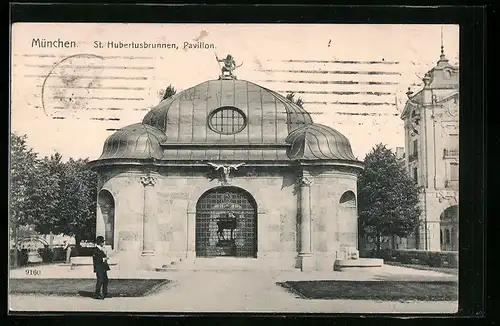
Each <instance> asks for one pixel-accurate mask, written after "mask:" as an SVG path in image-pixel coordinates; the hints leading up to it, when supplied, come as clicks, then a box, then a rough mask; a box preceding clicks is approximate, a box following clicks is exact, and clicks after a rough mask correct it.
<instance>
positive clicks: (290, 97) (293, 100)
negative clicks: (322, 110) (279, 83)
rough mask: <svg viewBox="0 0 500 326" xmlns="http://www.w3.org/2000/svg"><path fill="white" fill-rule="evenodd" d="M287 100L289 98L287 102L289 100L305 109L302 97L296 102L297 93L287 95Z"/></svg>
mask: <svg viewBox="0 0 500 326" xmlns="http://www.w3.org/2000/svg"><path fill="white" fill-rule="evenodd" d="M286 98H287V100H289V101H290V102H292V103H295V104H297V105H298V106H300V107H301V108H304V107H303V105H304V101H303V100H302V98H301V97H299V98H298V99H297V100H295V93H293V92H291V93H288V94H286Z"/></svg>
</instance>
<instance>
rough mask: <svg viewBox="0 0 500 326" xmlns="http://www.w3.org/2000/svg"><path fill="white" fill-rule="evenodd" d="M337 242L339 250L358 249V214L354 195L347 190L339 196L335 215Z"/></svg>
mask: <svg viewBox="0 0 500 326" xmlns="http://www.w3.org/2000/svg"><path fill="white" fill-rule="evenodd" d="M337 218H338V220H337V227H338V231H337V234H338V236H337V240H338V242H339V245H340V248H341V250H344V249H347V248H353V249H357V247H358V212H357V204H356V195H355V194H354V192H353V191H351V190H348V191H346V192H344V193H343V194H342V196H340V200H339V203H338V214H337Z"/></svg>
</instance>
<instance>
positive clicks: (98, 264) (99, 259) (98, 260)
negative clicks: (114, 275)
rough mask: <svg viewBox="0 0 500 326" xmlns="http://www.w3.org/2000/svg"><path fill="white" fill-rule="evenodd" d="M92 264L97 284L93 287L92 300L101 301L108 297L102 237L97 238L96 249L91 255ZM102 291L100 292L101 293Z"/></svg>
mask: <svg viewBox="0 0 500 326" xmlns="http://www.w3.org/2000/svg"><path fill="white" fill-rule="evenodd" d="M92 260H93V263H94V273H96V277H97V282H96V285H95V293H94V299H100V300H103V299H104V298H105V297H106V296H107V295H108V271H109V265H108V255H107V253H106V249H105V248H104V237H102V236H98V237H97V239H96V247H95V249H94V253H93V255H92ZM101 289H102V292H101Z"/></svg>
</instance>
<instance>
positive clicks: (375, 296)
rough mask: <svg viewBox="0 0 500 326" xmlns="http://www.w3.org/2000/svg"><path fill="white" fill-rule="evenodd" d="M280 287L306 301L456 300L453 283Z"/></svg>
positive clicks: (318, 283)
mask: <svg viewBox="0 0 500 326" xmlns="http://www.w3.org/2000/svg"><path fill="white" fill-rule="evenodd" d="M277 284H278V285H280V286H282V287H284V288H286V289H287V290H288V291H290V292H292V293H294V294H296V295H298V296H299V297H301V298H303V299H323V300H334V299H344V300H349V299H350V300H379V301H407V300H416V301H455V300H458V283H457V282H452V281H432V282H426V281H330V280H325V281H288V282H280V283H277Z"/></svg>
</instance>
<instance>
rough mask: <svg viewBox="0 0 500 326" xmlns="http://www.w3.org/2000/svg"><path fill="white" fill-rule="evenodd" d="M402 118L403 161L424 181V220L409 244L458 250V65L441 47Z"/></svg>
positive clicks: (409, 238)
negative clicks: (434, 63) (434, 64)
mask: <svg viewBox="0 0 500 326" xmlns="http://www.w3.org/2000/svg"><path fill="white" fill-rule="evenodd" d="M422 80H423V82H424V86H423V88H422V89H421V90H420V91H418V92H416V93H413V92H412V91H411V90H410V89H408V92H407V95H408V101H407V102H406V106H405V108H404V111H403V114H402V116H401V119H403V120H404V125H405V149H406V155H405V164H406V167H407V169H408V172H409V173H410V174H411V176H412V177H413V178H414V179H415V181H416V182H417V183H418V184H419V185H420V186H422V189H423V190H422V195H421V205H422V210H423V212H422V216H421V221H422V224H421V226H420V228H419V229H418V230H417V232H416V233H415V234H414V235H413V236H411V237H408V239H407V240H408V241H407V247H408V248H409V249H421V250H429V251H455V250H458V224H459V223H458V194H459V188H458V186H459V69H458V67H456V66H453V65H451V64H450V63H449V62H448V59H447V58H446V56H445V54H444V50H443V46H441V56H440V58H439V61H438V62H437V65H436V66H435V67H434V68H432V69H431V70H429V71H428V72H427V73H426V74H425V76H424V77H423V79H422Z"/></svg>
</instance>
